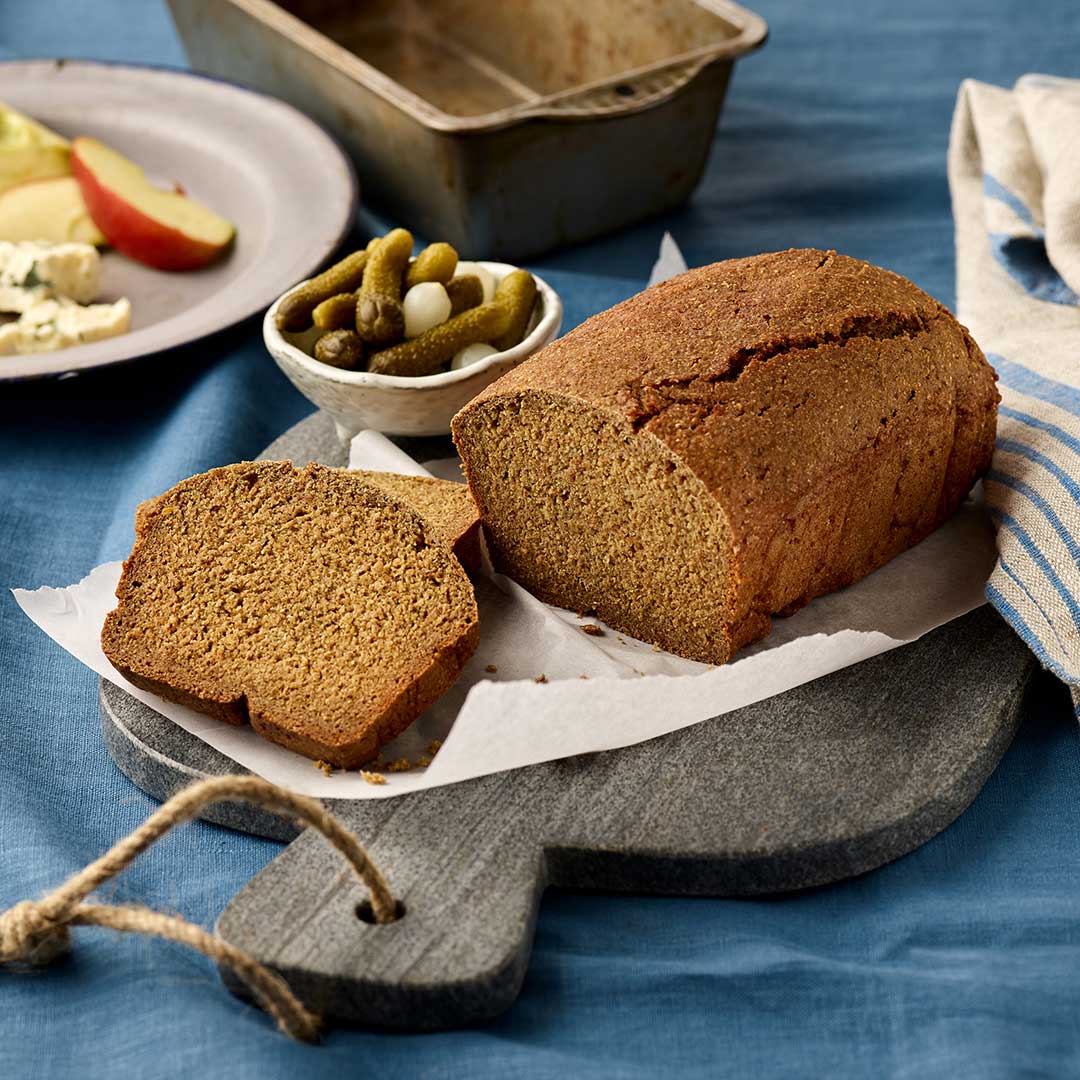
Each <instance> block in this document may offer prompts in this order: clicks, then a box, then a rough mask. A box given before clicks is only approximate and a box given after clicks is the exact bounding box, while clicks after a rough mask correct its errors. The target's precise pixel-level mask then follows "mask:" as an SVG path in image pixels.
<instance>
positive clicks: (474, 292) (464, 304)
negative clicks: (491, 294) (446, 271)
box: [446, 274, 484, 317]
mask: <svg viewBox="0 0 1080 1080" xmlns="http://www.w3.org/2000/svg"><path fill="white" fill-rule="evenodd" d="M446 295H447V296H449V297H450V315H451V317H453V316H454V315H460V314H461V313H462V312H463V311H468V310H469V308H474V307H479V306H480V304H482V303H483V301H484V286H483V284H482V282H481V281H480V279H479V278H478V277H477V276H476V275H475V274H465V275H463V276H462V277H456V278H451V279H450V280H449V281H448V282H447V283H446Z"/></svg>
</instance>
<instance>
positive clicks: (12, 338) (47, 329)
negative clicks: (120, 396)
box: [0, 297, 131, 355]
mask: <svg viewBox="0 0 1080 1080" xmlns="http://www.w3.org/2000/svg"><path fill="white" fill-rule="evenodd" d="M130 328H131V304H130V303H129V302H128V301H127V300H118V301H117V302H116V303H115V304H89V305H85V306H84V305H82V304H77V303H75V302H74V301H73V300H69V299H67V298H66V297H58V298H57V299H55V300H53V299H50V300H42V301H39V302H38V303H37V304H35V305H34V306H33V307H31V308H29V309H28V310H26V311H24V312H23V313H22V314H21V315H20V316H19V318H18V319H17V320H16V321H14V322H9V323H6V324H4V325H3V326H0V355H10V354H12V353H41V352H54V351H56V350H57V349H66V348H69V347H70V346H72V345H85V344H87V343H88V342H91V341H101V340H102V339H103V338H110V337H116V336H117V335H118V334H126V333H127V331H128V330H129V329H130Z"/></svg>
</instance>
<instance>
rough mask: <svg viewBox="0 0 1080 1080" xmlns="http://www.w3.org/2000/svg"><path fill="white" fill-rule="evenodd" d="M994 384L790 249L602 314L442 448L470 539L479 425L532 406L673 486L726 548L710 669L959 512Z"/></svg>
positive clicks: (877, 289)
mask: <svg viewBox="0 0 1080 1080" xmlns="http://www.w3.org/2000/svg"><path fill="white" fill-rule="evenodd" d="M995 381H996V376H995V374H994V372H993V369H992V368H991V367H990V365H989V364H988V363H987V362H986V359H985V357H984V356H983V354H982V352H981V351H980V350H979V347H978V346H977V345H976V344H975V342H974V341H973V340H972V338H971V336H970V334H969V333H968V332H967V330H966V329H965V328H964V327H963V326H961V325H960V324H959V323H958V322H957V321H956V319H955V318H954V317H953V316H952V315H951V314H950V313H949V312H948V311H947V310H946V309H945V308H944V307H943V306H942V305H941V304H939V303H938V302H937V301H936V300H934V299H932V298H931V297H930V296H928V295H927V294H926V293H924V292H922V291H921V290H920V289H918V288H917V287H916V286H915V285H913V284H912V283H911V282H910V281H907V280H906V279H905V278H902V277H900V276H899V275H898V274H894V273H891V272H890V271H888V270H884V269H881V268H879V267H875V266H871V265H870V264H868V263H865V262H861V261H860V260H857V259H852V258H848V257H846V256H843V255H837V254H836V253H835V252H825V251H818V250H812V249H800V250H791V251H784V252H776V253H772V254H767V255H759V256H755V257H753V258H749V259H735V260H730V261H728V262H722V263H715V264H713V265H711V266H706V267H701V268H700V269H697V270H692V271H690V272H689V273H686V274H682V275H680V276H679V277H676V278H673V279H671V280H670V281H667V282H664V283H662V284H661V285H658V286H656V287H654V288H652V289H648V290H646V291H645V292H643V293H641V294H639V295H637V296H635V297H632V298H631V299H629V300H627V301H626V302H624V303H622V304H619V305H617V306H616V307H614V308H611V309H610V310H608V311H605V312H602V313H600V314H599V315H597V316H595V317H593V318H591V319H589V320H587V321H586V322H584V323H583V324H581V326H579V327H578V328H577V329H575V330H573V331H571V332H570V333H569V334H567V335H565V336H564V337H562V338H560V339H559V340H557V341H555V342H553V343H552V344H551V345H549V346H547V347H546V348H545V349H543V350H542V351H541V352H540V353H538V354H536V355H535V356H533V357H531V358H529V359H527V360H526V361H525V362H524V363H523V364H521V365H520V366H519V367H517V368H515V369H514V370H512V371H511V372H509V373H508V374H506V375H504V376H503V377H502V378H501V379H499V380H498V381H496V382H495V383H493V384H492V385H491V386H489V387H487V388H486V389H485V390H484V391H483V392H482V393H481V394H480V395H479V396H478V397H477V398H475V399H474V400H473V401H472V402H470V403H469V404H468V405H466V406H465V408H464V409H462V410H461V412H460V413H459V414H458V415H457V417H455V420H454V424H453V431H454V438H455V441H456V443H457V445H458V449H459V452H460V453H461V456H462V459H463V461H464V463H465V469H466V476H467V478H468V480H469V484H470V488H471V489H472V491H473V496H474V498H475V499H476V501H477V503H478V505H479V506H480V512H481V517H482V519H484V520H485V523H487V522H488V520H489V518H490V515H491V505H490V504H491V502H492V499H491V496H490V486H491V485H492V484H493V483H494V481H493V479H492V478H491V477H488V476H486V475H484V473H483V466H482V465H481V464H480V459H481V457H482V454H480V453H479V452H478V449H479V448H478V445H477V440H482V439H483V438H485V437H486V436H485V435H484V434H483V431H482V429H483V426H484V425H483V424H482V423H480V422H479V421H480V419H481V417H482V416H483V415H484V414H485V412H489V411H490V410H502V411H503V412H504V413H505V414H506V416H507V417H512V414H513V411H514V409H516V408H519V407H520V405H521V403H522V402H523V401H526V400H536V397H537V395H544V396H546V397H548V398H553V399H562V400H564V401H566V402H567V403H571V402H572V403H574V404H575V405H584V406H586V407H588V408H589V409H591V410H594V411H595V412H596V413H597V414H598V415H602V416H603V417H604V418H605V419H606V420H607V421H610V422H612V423H615V424H617V425H620V426H621V428H622V430H623V431H624V432H625V433H626V436H627V437H628V438H632V439H636V440H645V441H655V443H656V444H659V445H660V446H662V447H663V449H664V450H665V451H666V452H667V453H668V454H669V455H670V457H671V461H672V463H673V467H678V468H683V467H685V468H687V469H689V470H690V472H692V473H693V475H694V476H695V477H697V478H698V479H699V480H700V482H701V484H702V485H703V486H704V488H705V490H706V491H707V492H708V493H709V494H710V496H711V497H712V499H713V500H714V505H715V513H716V514H717V515H719V516H720V517H721V518H722V519H723V521H724V523H725V525H726V528H727V530H728V531H729V534H730V556H731V558H730V565H729V572H730V576H731V581H732V584H733V588H734V599H733V602H732V604H731V609H730V613H729V618H728V619H727V621H726V623H725V625H724V626H723V627H718V628H717V635H716V637H717V641H716V647H715V650H713V652H712V655H711V656H708V657H706V656H701V655H699V656H698V657H697V658H698V659H710V660H711V661H713V662H722V661H724V660H727V659H728V658H729V657H730V655H731V653H732V652H733V651H734V649H735V648H737V647H739V646H740V645H742V644H745V643H747V642H749V641H751V640H754V639H755V638H758V637H761V636H763V635H764V634H765V633H767V632H768V630H769V628H770V625H771V623H770V618H771V616H772V615H775V614H788V613H790V612H792V611H794V610H797V609H798V608H799V607H801V606H802V605H804V604H805V603H807V602H808V601H809V600H811V599H812V598H813V597H815V596H818V595H821V594H822V593H825V592H829V591H832V590H834V589H838V588H841V587H843V586H845V585H848V584H851V583H852V582H855V581H858V580H859V579H861V578H862V577H865V576H866V575H867V574H868V573H870V572H871V571H873V570H874V569H876V568H877V567H879V566H881V565H882V564H883V563H885V562H887V561H888V560H889V559H891V558H892V557H894V556H895V555H897V554H898V553H899V552H901V551H903V550H904V549H905V548H907V547H910V546H911V545H912V544H914V543H917V542H918V541H919V540H921V539H922V538H923V537H925V536H926V535H928V534H929V533H930V532H931V531H933V530H934V529H935V528H937V527H938V525H940V524H941V523H942V522H943V521H944V520H945V519H946V518H947V517H949V516H950V515H951V514H952V513H953V512H954V511H955V510H956V509H957V507H958V506H959V505H960V503H961V502H962V501H963V499H964V497H965V496H966V494H967V492H968V491H969V490H970V488H971V486H972V484H973V483H974V482H975V481H976V480H977V479H978V477H979V476H980V475H981V474H982V473H983V472H985V471H986V469H987V468H988V467H989V464H990V458H991V455H992V452H993V444H994V435H995V430H996V413H997V402H998V400H999V398H998V394H997V390H996V388H995V385H994V383H995ZM509 422H511V423H512V419H511V420H509ZM612 480H613V481H616V480H617V478H615V477H613V478H612ZM537 494H538V496H541V497H542V493H540V492H538V493H537ZM600 527H610V528H617V527H618V523H617V522H608V523H601V525H600ZM489 532H491V529H490V528H489ZM495 546H496V549H497V547H498V545H497V544H496V545H495ZM499 555H500V553H499V551H498V550H496V551H495V557H496V559H497V560H498V559H499ZM518 569H519V571H522V570H523V572H524V576H525V577H526V578H528V577H529V576H530V569H529V567H527V566H526V567H523V568H522V567H519V568H518ZM526 583H527V582H526ZM601 614H603V612H601ZM627 629H628V632H632V631H629V628H627ZM638 631H639V632H640V626H639V627H638ZM645 638H646V640H653V641H654V643H656V644H659V645H661V646H663V647H664V648H669V649H672V650H673V651H679V649H678V642H674V641H672V640H671V639H670V636H668V637H666V638H665V639H664V640H657V639H656V637H655V636H654V637H652V638H650V637H649V635H647V634H646V635H645Z"/></svg>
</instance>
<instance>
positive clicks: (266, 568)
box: [101, 462, 479, 768]
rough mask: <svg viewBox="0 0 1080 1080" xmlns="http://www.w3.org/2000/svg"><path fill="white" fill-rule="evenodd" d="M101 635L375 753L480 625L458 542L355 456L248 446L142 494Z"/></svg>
mask: <svg viewBox="0 0 1080 1080" xmlns="http://www.w3.org/2000/svg"><path fill="white" fill-rule="evenodd" d="M116 595H117V598H118V600H119V604H118V606H117V608H116V610H115V611H113V612H112V613H111V614H110V615H109V616H108V618H107V619H106V621H105V626H104V628H103V630H102V635H101V644H102V648H103V649H104V652H105V655H106V656H107V657H108V658H109V660H110V662H111V663H112V664H113V665H114V666H115V667H116V668H117V670H119V671H120V672H121V674H123V675H124V676H125V677H126V678H127V679H128V680H130V681H131V682H132V683H134V684H135V685H136V686H139V687H142V688H143V689H146V690H149V691H151V692H152V693H155V694H158V695H160V696H161V697H164V698H167V699H168V700H171V701H178V702H181V703H182V704H185V705H190V706H192V707H193V708H196V709H199V710H200V711H202V712H206V713H209V714H210V715H212V716H215V717H217V718H218V719H220V720H224V721H226V722H228V723H232V724H242V723H246V722H250V724H251V725H252V727H253V728H254V729H255V730H256V731H257V732H259V734H260V735H263V736H265V737H266V738H268V739H270V740H272V741H274V742H277V743H280V744H282V745H283V746H286V747H288V748H289V749H290V750H295V751H297V752H299V753H301V754H305V755H307V756H308V757H312V758H316V759H321V760H324V761H327V762H330V763H331V764H333V765H337V766H340V767H342V768H352V767H355V766H357V765H359V764H361V763H362V762H364V761H367V760H369V759H370V758H372V757H374V756H375V754H376V753H377V752H378V749H379V747H380V746H381V745H382V744H383V743H385V742H387V741H389V740H390V739H392V738H394V736H396V735H398V734H399V733H400V732H401V731H403V730H404V729H405V728H406V727H407V726H408V725H409V724H410V723H412V721H413V720H414V719H415V718H416V717H417V716H418V715H419V714H420V713H421V712H422V711H423V710H424V709H425V708H426V707H427V706H428V705H430V704H431V703H432V702H433V701H434V700H435V699H436V698H437V697H439V695H441V694H442V693H443V692H444V691H446V690H447V689H449V687H450V686H451V685H452V684H453V682H454V681H455V679H456V678H457V676H458V674H459V673H460V671H461V668H462V667H463V666H464V664H465V662H466V660H468V658H469V656H470V655H471V654H472V653H473V651H474V650H475V648H476V644H477V641H478V640H479V617H478V614H477V610H476V598H475V596H474V594H473V590H472V586H471V584H470V583H469V579H468V577H467V576H466V574H465V572H464V570H463V569H462V567H461V565H460V563H459V562H458V561H457V559H456V558H455V557H454V556H453V554H452V553H451V552H450V550H449V547H448V545H447V544H446V543H445V542H444V541H443V540H442V539H440V538H438V537H437V536H436V535H434V530H433V529H432V528H431V526H430V525H425V523H424V521H423V519H422V518H421V517H420V516H419V515H418V514H417V513H416V512H415V511H414V510H412V509H410V508H409V507H407V506H406V505H404V504H403V503H402V502H400V501H398V500H396V499H393V498H391V497H390V496H388V495H387V494H386V493H385V492H383V491H382V490H380V489H379V488H377V487H374V486H373V485H371V484H370V483H367V482H366V481H364V480H363V479H361V478H359V477H357V476H356V475H355V474H353V473H350V472H348V471H346V470H342V469H327V468H323V467H322V466H318V465H309V466H307V467H306V468H304V469H300V470H297V469H294V468H293V467H292V466H291V465H289V464H288V463H286V462H244V463H241V464H238V465H229V466H226V467H224V468H221V469H213V470H211V471H210V472H207V473H202V474H200V475H198V476H193V477H191V478H189V479H187V480H184V481H183V482H181V483H180V484H177V486H176V487H174V488H173V489H172V490H171V491H168V492H166V493H165V495H164V496H162V497H160V498H158V499H156V500H154V501H153V503H152V505H150V506H144V509H143V510H142V512H141V514H140V515H139V520H138V534H137V538H136V542H135V547H134V548H133V550H132V552H131V555H130V556H129V557H128V559H127V561H126V562H125V563H124V571H123V574H122V576H121V578H120V583H119V585H118V586H117V590H116Z"/></svg>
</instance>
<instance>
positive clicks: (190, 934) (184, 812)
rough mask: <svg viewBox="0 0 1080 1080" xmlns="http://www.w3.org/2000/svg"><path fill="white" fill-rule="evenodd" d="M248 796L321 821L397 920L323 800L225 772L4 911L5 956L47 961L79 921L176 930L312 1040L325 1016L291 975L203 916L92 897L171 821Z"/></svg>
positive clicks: (0, 940) (384, 919) (175, 935)
mask: <svg viewBox="0 0 1080 1080" xmlns="http://www.w3.org/2000/svg"><path fill="white" fill-rule="evenodd" d="M236 801H239V802H248V803H252V804H253V805H255V806H260V807H263V808H264V809H266V810H271V811H273V812H275V813H278V814H282V815H285V816H291V817H294V818H296V819H297V820H298V821H299V822H301V823H302V824H304V825H310V826H311V827H312V828H314V829H317V830H318V831H319V832H320V833H322V834H323V836H325V837H326V839H327V840H328V841H329V842H330V843H331V844H332V845H333V846H334V847H336V848H337V849H338V851H340V852H341V854H342V855H343V856H344V857H345V859H346V861H347V862H348V863H349V865H350V866H351V867H352V869H353V871H354V873H355V874H356V876H357V878H358V879H359V880H360V882H361V884H363V885H365V886H366V887H367V889H368V891H369V892H370V893H371V908H372V912H373V914H374V916H375V921H376V922H377V923H389V922H393V921H394V919H395V917H396V914H395V913H396V901H395V899H394V896H393V894H392V893H391V892H390V887H389V886H388V885H387V883H386V879H385V878H384V877H383V876H382V874H381V873H380V872H379V869H378V867H376V866H375V864H374V863H373V862H372V861H371V859H370V858H369V857H368V854H367V852H366V851H365V850H364V849H363V847H361V845H360V841H359V840H357V839H356V837H355V836H354V835H353V834H352V833H351V832H349V830H348V829H345V828H343V827H342V825H341V824H340V823H339V822H338V820H337V819H336V818H335V817H333V816H332V815H331V814H329V813H328V812H327V811H326V810H325V809H324V807H323V806H322V804H321V803H319V802H317V801H316V800H315V799H310V798H308V797H307V796H305V795H296V794H294V793H293V792H291V791H286V790H285V789H284V788H280V787H277V786H276V785H275V784H271V783H270V782H269V781H267V780H262V779H260V778H259V777H257V776H222V777H217V778H215V779H213V780H202V781H200V782H198V783H195V784H192V785H191V786H190V787H186V788H184V789H183V791H180V792H178V793H177V794H176V795H174V796H173V797H172V798H171V799H169V800H168V802H165V803H163V804H162V805H161V806H160V807H159V808H158V809H157V810H155V811H154V813H153V814H151V815H150V816H149V817H148V818H147V819H146V820H145V821H144V822H143V823H142V824H141V825H140V826H139V827H138V828H137V829H135V830H134V831H133V832H131V833H129V834H128V835H127V836H125V837H124V838H123V839H122V840H119V841H117V842H116V843H115V844H114V845H113V846H112V847H111V848H110V849H109V850H108V851H106V852H105V854H104V855H102V856H101V857H100V858H99V859H96V860H95V861H94V862H92V863H90V865H89V866H87V867H85V868H84V869H82V870H79V871H78V872H77V873H75V874H73V875H72V876H71V877H69V878H68V879H67V881H65V882H64V883H63V884H62V885H61V886H59V887H58V888H56V889H54V890H53V891H52V892H51V893H49V894H48V895H47V896H45V897H44V898H43V899H41V900H23V901H21V902H20V903H18V904H16V905H15V906H14V907H12V908H9V909H8V910H7V911H3V912H0V964H12V963H22V964H29V965H33V966H44V965H46V964H49V963H51V962H52V961H53V960H55V959H57V958H58V957H60V956H62V955H63V954H64V953H66V952H67V951H68V949H69V948H70V947H71V936H70V933H69V928H70V927H72V926H104V927H107V928H109V929H111V930H120V931H123V932H126V933H136V934H149V935H151V936H154V937H162V938H168V939H169V940H171V941H178V942H180V943H181V944H182V945H188V946H189V947H191V948H193V949H197V950H198V951H199V952H201V953H202V954H203V955H204V956H207V957H209V958H210V959H211V960H214V961H216V962H217V963H219V964H225V965H226V966H227V967H230V968H231V969H232V970H233V971H234V972H235V973H236V975H237V976H238V977H239V978H240V979H242V980H243V981H244V982H245V983H246V984H247V986H248V987H249V988H250V990H251V992H252V994H253V995H254V996H255V999H256V1000H257V1001H258V1002H259V1004H260V1005H261V1006H262V1007H263V1008H264V1009H265V1010H266V1011H267V1012H268V1013H270V1015H271V1016H272V1017H273V1018H274V1020H275V1021H276V1022H277V1026H278V1029H279V1030H280V1031H281V1032H282V1033H283V1034H285V1035H289V1036H291V1037H292V1038H294V1039H300V1040H302V1041H304V1042H315V1041H316V1040H317V1039H318V1035H319V1027H320V1023H321V1021H320V1018H319V1017H318V1016H317V1015H316V1014H315V1013H313V1012H310V1011H309V1010H308V1009H307V1008H305V1007H304V1005H303V1004H301V1002H300V1000H299V999H298V998H297V997H296V995H295V994H294V993H293V992H292V991H291V990H290V989H289V987H288V984H287V983H286V982H285V980H284V979H283V978H282V977H281V976H280V975H278V974H276V973H275V972H273V971H271V970H270V969H269V968H267V967H266V966H265V965H263V964H260V963H259V962H258V961H257V960H255V959H254V958H253V957H251V956H249V955H248V954H247V953H246V952H244V951H243V950H242V949H238V948H236V947H235V946H233V945H230V944H229V943H228V942H226V941H222V940H221V938H219V937H217V936H216V935H215V934H211V933H209V932H208V931H206V930H204V929H203V928H202V927H201V926H197V925H196V924H195V923H191V922H188V921H187V920H186V919H182V918H180V917H178V916H174V915H164V914H162V913H161V912H159V911H153V910H152V909H150V908H147V907H143V906H142V905H141V904H122V905H115V906H114V905H109V904H90V903H84V901H85V900H86V897H88V896H89V895H90V893H92V892H93V891H94V890H95V889H96V888H98V886H100V885H102V884H103V883H104V882H106V881H109V880H110V879H111V878H114V877H116V875H117V874H119V873H120V872H121V871H122V870H124V869H125V868H126V867H127V866H128V865H129V864H130V863H131V862H132V860H133V859H134V858H135V857H136V856H137V855H139V854H140V853H141V852H143V851H145V850H146V849H147V848H148V847H150V846H151V845H152V844H153V843H154V842H155V841H157V840H159V839H160V838H161V837H162V836H164V835H165V834H166V833H167V832H168V831H169V830H170V829H172V828H173V827H174V826H176V825H180V824H182V823H183V822H185V821H190V820H191V819H192V818H194V817H196V816H197V815H198V813H199V811H200V810H202V809H204V808H205V807H207V806H210V805H211V804H213V803H218V802H236Z"/></svg>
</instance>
